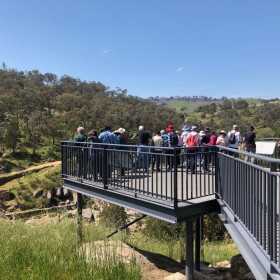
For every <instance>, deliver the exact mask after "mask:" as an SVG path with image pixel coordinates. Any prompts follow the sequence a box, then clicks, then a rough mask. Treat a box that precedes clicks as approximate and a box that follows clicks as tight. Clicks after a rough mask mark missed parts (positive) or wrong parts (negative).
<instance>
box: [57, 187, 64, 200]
mask: <svg viewBox="0 0 280 280" xmlns="http://www.w3.org/2000/svg"><path fill="white" fill-rule="evenodd" d="M55 196H56V197H59V198H60V197H62V196H63V189H62V187H59V188H57V189H56V194H55Z"/></svg>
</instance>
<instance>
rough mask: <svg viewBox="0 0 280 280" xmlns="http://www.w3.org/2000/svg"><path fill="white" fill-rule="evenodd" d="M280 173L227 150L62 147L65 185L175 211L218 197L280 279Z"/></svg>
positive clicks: (278, 163)
mask: <svg viewBox="0 0 280 280" xmlns="http://www.w3.org/2000/svg"><path fill="white" fill-rule="evenodd" d="M245 158H246V159H247V161H245V160H244V159H245ZM264 163H265V164H264ZM279 167H280V160H279V159H275V158H269V157H265V156H260V155H257V154H252V153H250V154H249V153H247V152H244V151H238V150H235V149H230V148H226V147H221V146H216V147H210V148H209V149H205V148H203V147H197V148H196V150H195V152H194V151H191V150H188V149H186V148H160V149H159V150H158V151H157V150H154V148H153V147H150V146H134V145H106V144H91V143H75V142H69V141H65V142H62V175H63V178H64V179H67V180H70V181H71V180H73V181H78V182H81V183H84V184H86V185H87V186H92V187H95V188H102V189H108V190H114V191H119V192H120V193H123V195H127V193H129V194H132V195H133V196H134V197H135V198H137V199H143V200H150V201H152V202H153V203H155V204H161V205H166V206H167V207H171V208H173V209H177V208H178V207H180V206H181V204H182V203H187V202H190V201H192V200H194V199H197V198H202V197H206V198H207V197H208V196H209V195H213V194H216V196H217V197H218V198H219V199H221V201H222V202H223V203H224V204H225V205H226V207H227V208H228V209H229V211H231V212H232V214H233V216H234V219H235V221H236V222H239V224H240V225H242V227H243V228H244V230H245V231H246V232H247V233H248V235H249V236H250V238H251V239H252V240H253V242H254V243H255V244H256V245H257V246H258V248H260V251H261V252H262V254H263V256H265V258H266V259H267V260H269V262H270V263H271V265H272V266H273V267H274V268H275V269H276V270H277V271H278V273H279V274H280V262H279V260H280V245H279V239H280V232H279V227H280V224H279V211H280V190H279V187H280V185H279V181H280V172H279Z"/></svg>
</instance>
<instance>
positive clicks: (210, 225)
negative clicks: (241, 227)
mask: <svg viewBox="0 0 280 280" xmlns="http://www.w3.org/2000/svg"><path fill="white" fill-rule="evenodd" d="M203 222H204V238H205V239H206V240H208V241H218V240H223V239H224V238H226V237H227V235H228V233H227V230H226V228H225V227H224V225H223V223H222V222H221V220H220V218H219V216H218V214H217V213H212V214H209V215H207V216H205V217H204V221H203Z"/></svg>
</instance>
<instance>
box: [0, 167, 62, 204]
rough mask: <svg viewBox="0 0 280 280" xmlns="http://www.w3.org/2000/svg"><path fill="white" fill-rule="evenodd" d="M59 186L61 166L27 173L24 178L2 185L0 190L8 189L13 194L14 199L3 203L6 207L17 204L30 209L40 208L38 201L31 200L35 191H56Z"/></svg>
mask: <svg viewBox="0 0 280 280" xmlns="http://www.w3.org/2000/svg"><path fill="white" fill-rule="evenodd" d="M61 185H62V179H61V166H54V167H48V168H44V169H42V170H40V171H36V172H28V173H26V175H25V176H24V177H21V178H18V179H14V180H12V181H10V182H8V183H6V184H3V185H2V186H0V189H10V191H11V193H12V194H13V197H14V198H13V199H12V200H10V201H6V202H5V205H6V207H9V206H12V205H15V204H18V203H19V204H21V205H24V206H26V207H27V208H32V207H40V205H39V204H40V201H39V200H38V199H35V198H33V192H34V190H35V189H37V188H41V189H43V190H46V189H56V188H58V187H60V186H61ZM42 203H43V202H42ZM42 206H44V205H42Z"/></svg>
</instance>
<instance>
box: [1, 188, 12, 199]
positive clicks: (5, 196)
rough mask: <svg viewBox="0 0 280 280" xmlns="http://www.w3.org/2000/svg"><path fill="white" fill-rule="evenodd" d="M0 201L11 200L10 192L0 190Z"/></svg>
mask: <svg viewBox="0 0 280 280" xmlns="http://www.w3.org/2000/svg"><path fill="white" fill-rule="evenodd" d="M0 199H3V200H4V201H8V200H10V199H11V193H10V190H0Z"/></svg>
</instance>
